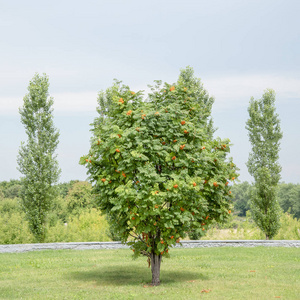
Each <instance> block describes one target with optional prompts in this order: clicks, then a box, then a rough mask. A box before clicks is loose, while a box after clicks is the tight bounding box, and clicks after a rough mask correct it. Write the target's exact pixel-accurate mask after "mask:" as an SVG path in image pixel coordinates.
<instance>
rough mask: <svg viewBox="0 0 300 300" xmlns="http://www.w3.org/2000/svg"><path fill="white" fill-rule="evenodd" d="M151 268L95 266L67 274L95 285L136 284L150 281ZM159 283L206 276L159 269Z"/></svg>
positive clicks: (190, 272)
mask: <svg viewBox="0 0 300 300" xmlns="http://www.w3.org/2000/svg"><path fill="white" fill-rule="evenodd" d="M151 276H152V275H151V269H150V268H146V267H137V266H132V267H131V266H130V265H126V266H110V267H105V266H97V267H96V268H95V269H94V270H92V269H91V270H89V271H78V272H73V273H70V274H69V279H70V280H79V281H86V282H87V281H92V282H94V283H95V284H96V285H110V286H122V285H137V284H138V283H149V282H151ZM160 277H161V283H162V284H170V283H174V282H184V281H185V282H186V281H194V280H208V277H207V276H205V275H203V274H201V273H198V272H192V271H168V270H161V276H160Z"/></svg>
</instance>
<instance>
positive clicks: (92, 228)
mask: <svg viewBox="0 0 300 300" xmlns="http://www.w3.org/2000/svg"><path fill="white" fill-rule="evenodd" d="M107 229H108V224H107V221H106V219H105V217H104V216H102V215H101V212H100V211H99V210H97V209H95V208H92V209H91V210H82V211H81V214H80V215H76V216H71V217H69V219H68V222H67V223H63V222H62V221H58V222H57V223H56V224H55V226H53V227H49V228H48V234H47V237H46V242H104V241H110V238H109V237H108V236H107V234H106V232H107Z"/></svg>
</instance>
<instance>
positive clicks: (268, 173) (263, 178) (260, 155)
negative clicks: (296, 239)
mask: <svg viewBox="0 0 300 300" xmlns="http://www.w3.org/2000/svg"><path fill="white" fill-rule="evenodd" d="M248 112H249V119H248V121H247V124H246V128H247V130H248V134H249V140H250V142H251V144H252V152H251V153H250V155H249V159H248V162H247V167H248V171H249V173H250V175H252V176H253V177H254V180H255V183H254V189H253V192H252V195H251V211H252V215H253V219H254V221H255V222H256V224H257V225H258V227H259V228H260V229H261V230H262V231H263V232H264V233H265V235H266V238H267V239H269V238H272V237H274V235H276V233H277V232H278V230H279V228H280V223H279V216H280V206H279V204H278V201H277V197H276V193H277V185H278V182H279V179H280V171H281V167H280V165H279V163H278V159H279V149H280V148H279V146H280V139H281V138H282V132H281V129H280V120H279V117H278V114H276V113H275V93H274V91H272V90H267V91H266V92H265V93H264V94H263V96H262V98H261V99H259V100H254V99H253V98H252V99H251V101H250V104H249V107H248Z"/></svg>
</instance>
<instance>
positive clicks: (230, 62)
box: [0, 0, 300, 183]
mask: <svg viewBox="0 0 300 300" xmlns="http://www.w3.org/2000/svg"><path fill="white" fill-rule="evenodd" d="M299 13H300V1H299V0H284V1H280V0H270V1H269V0H259V1H258V0H251V1H246V0H245V1H242V0H226V1H224V0H211V1H207V0H206V1H202V0H194V1H189V0H184V1H183V0H182V1H175V0H172V1H166V0H165V1H163V0H160V1H156V0H151V1H150V0H149V1H141V0H132V1H131V0H127V1H124V0H122V1H114V0H107V1H101V0H97V1H96V0H95V1H91V0H86V1H74V0H72V1H64V0H60V1H56V0H52V1H31V0H28V1H21V0H20V1H13V0H12V1H4V0H3V1H2V0H0V36H1V40H0V43H1V47H0V157H1V160H0V181H2V180H10V179H19V178H20V176H21V174H20V173H19V172H18V171H17V163H16V157H17V154H18V149H19V147H20V143H21V141H26V135H25V131H24V127H23V125H22V124H21V123H20V116H19V113H18V108H19V107H20V106H22V101H23V97H24V95H25V94H26V93H27V87H28V84H29V81H30V80H31V79H32V77H33V76H34V74H35V73H36V72H38V73H40V74H42V73H46V74H47V75H48V76H49V80H50V90H49V92H50V95H51V96H53V97H54V102H55V104H54V122H55V126H56V127H57V128H58V129H59V131H60V143H59V146H58V149H57V154H58V160H59V163H60V167H61V169H62V174H61V178H60V181H61V182H65V181H69V180H71V179H79V180H85V179H86V177H87V176H86V170H85V168H84V167H83V166H80V165H79V164H78V161H79V158H80V156H82V155H84V154H86V153H87V152H88V150H89V139H90V136H91V134H90V132H89V129H90V126H89V124H90V123H91V122H92V121H93V119H94V117H95V116H96V106H97V101H96V99H97V93H98V92H99V91H100V90H103V89H106V88H108V87H109V86H111V84H112V82H113V79H114V78H117V79H119V80H122V81H123V82H124V83H125V84H127V85H129V86H130V87H131V89H132V90H147V85H148V84H151V83H153V80H157V79H159V80H162V81H164V82H168V83H173V82H175V81H176V80H177V78H178V75H179V71H180V69H181V68H184V67H186V66H188V65H190V66H191V67H193V68H194V70H195V75H196V76H197V77H200V78H201V80H202V82H203V84H204V87H205V89H206V90H207V91H208V92H209V94H210V95H212V96H214V97H215V103H214V107H213V118H214V122H215V125H216V126H217V127H218V128H219V129H218V131H217V132H216V136H220V137H222V138H230V140H231V141H232V143H233V144H234V146H233V147H232V151H231V155H232V156H233V158H234V161H235V162H236V164H237V165H238V167H239V168H240V174H241V175H240V180H241V181H245V180H247V181H251V180H252V179H251V176H250V175H249V174H248V171H247V168H246V165H245V163H246V161H247V159H248V155H249V151H250V143H249V141H248V136H247V131H246V129H245V122H246V120H247V118H248V113H247V107H248V104H249V100H250V98H251V97H252V96H253V97H254V98H256V99H257V98H261V96H262V94H263V92H264V90H265V89H266V88H272V89H274V90H275V92H276V106H277V113H278V114H279V116H280V119H281V128H282V131H283V134H284V137H283V139H282V143H281V152H280V163H281V165H282V181H285V182H293V183H300V155H299V154H298V153H299V148H300V139H299V138H300V134H299V129H300V117H299V115H300V55H299V53H300V18H299Z"/></svg>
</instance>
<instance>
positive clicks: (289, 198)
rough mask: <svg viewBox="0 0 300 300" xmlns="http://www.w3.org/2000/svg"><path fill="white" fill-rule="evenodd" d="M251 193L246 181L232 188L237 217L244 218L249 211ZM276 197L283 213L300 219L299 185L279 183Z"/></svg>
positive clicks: (249, 185) (251, 189) (250, 186)
mask: <svg viewBox="0 0 300 300" xmlns="http://www.w3.org/2000/svg"><path fill="white" fill-rule="evenodd" d="M252 191H253V186H252V185H251V184H250V183H249V182H247V181H245V182H242V183H239V184H235V185H234V186H233V187H232V194H233V204H234V209H235V213H236V214H237V215H238V216H241V217H244V216H246V212H247V211H248V210H250V198H251V192H252ZM277 197H278V202H279V204H280V207H281V209H282V210H283V212H289V213H290V214H292V215H293V216H294V217H295V218H297V219H300V184H294V183H284V182H283V183H279V185H278V193H277Z"/></svg>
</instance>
